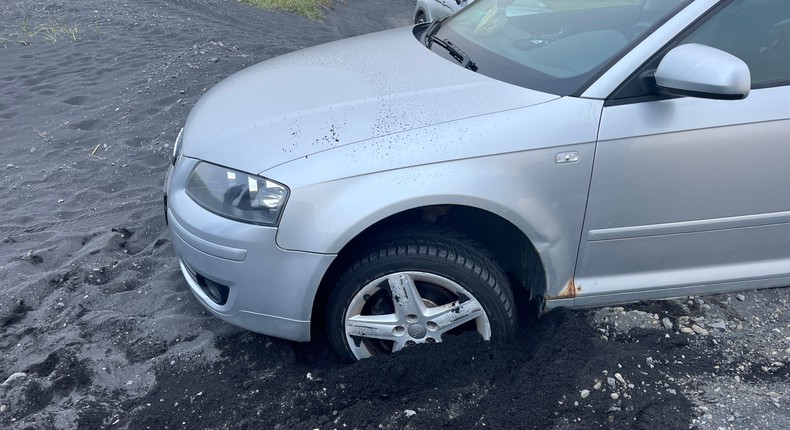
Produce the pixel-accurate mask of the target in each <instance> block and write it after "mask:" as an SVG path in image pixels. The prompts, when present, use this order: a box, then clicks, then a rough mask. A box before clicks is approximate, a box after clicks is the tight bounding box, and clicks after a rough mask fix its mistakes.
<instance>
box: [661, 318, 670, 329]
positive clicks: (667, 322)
mask: <svg viewBox="0 0 790 430" xmlns="http://www.w3.org/2000/svg"><path fill="white" fill-rule="evenodd" d="M661 324H663V325H664V329H666V330H672V320H670V319H669V318H666V317H664V318H661Z"/></svg>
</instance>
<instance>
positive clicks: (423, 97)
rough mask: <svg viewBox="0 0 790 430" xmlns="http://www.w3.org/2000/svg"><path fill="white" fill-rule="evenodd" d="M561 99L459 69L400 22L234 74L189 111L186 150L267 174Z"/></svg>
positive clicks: (223, 163)
mask: <svg viewBox="0 0 790 430" xmlns="http://www.w3.org/2000/svg"><path fill="white" fill-rule="evenodd" d="M556 98H557V96H555V95H551V94H545V93H540V92H536V91H531V90H527V89H524V88H521V87H517V86H513V85H510V84H507V83H503V82H500V81H497V80H494V79H491V78H488V77H486V76H483V75H480V74H477V73H474V72H472V71H470V70H467V69H464V68H462V67H459V66H458V65H457V64H454V63H452V62H450V61H447V60H445V59H443V58H442V57H440V56H438V55H436V54H435V53H433V52H431V51H429V50H428V49H426V48H425V47H424V46H423V45H422V44H421V43H420V42H419V41H418V40H417V39H416V38H415V37H414V35H413V32H412V29H411V28H401V29H395V30H388V31H383V32H380V33H374V34H369V35H365V36H359V37H355V38H351V39H345V40H341V41H337V42H332V43H328V44H325V45H321V46H316V47H312V48H308V49H304V50H301V51H297V52H293V53H290V54H286V55H283V56H281V57H277V58H274V59H272V60H268V61H265V62H263V63H259V64H257V65H255V66H252V67H249V68H247V69H245V70H242V71H241V72H238V73H236V74H234V75H232V76H230V77H228V78H227V79H225V80H223V81H222V82H220V83H219V84H218V85H216V86H215V87H214V88H212V89H211V90H210V91H208V92H207V93H206V94H205V95H203V97H201V99H200V100H199V101H198V103H197V104H196V105H195V106H194V108H193V109H192V111H191V112H190V114H189V117H188V119H187V122H186V126H185V132H184V144H183V154H184V155H185V156H189V157H194V158H198V159H202V160H206V161H210V162H213V163H216V164H220V165H225V166H228V167H233V168H236V169H239V170H243V171H247V172H251V173H258V172H262V171H265V170H268V169H270V168H272V167H275V166H278V165H281V164H283V163H287V162H289V161H293V160H296V159H299V158H303V157H308V156H310V155H313V154H316V153H318V152H322V151H327V150H331V149H333V148H337V147H340V146H345V145H352V144H355V143H358V142H362V141H366V140H369V139H373V138H377V137H382V136H386V135H390V134H397V133H401V132H404V131H408V130H414V129H417V128H422V127H430V126H432V125H435V124H439V123H446V122H450V121H455V120H459V119H463V118H469V117H473V116H479V115H485V114H489V113H493V112H500V111H504V110H510V109H516V108H521V107H525V106H530V105H534V104H538V103H544V102H547V101H550V100H552V99H556ZM397 144H398V145H408V144H409V142H408V141H403V142H399V143H397Z"/></svg>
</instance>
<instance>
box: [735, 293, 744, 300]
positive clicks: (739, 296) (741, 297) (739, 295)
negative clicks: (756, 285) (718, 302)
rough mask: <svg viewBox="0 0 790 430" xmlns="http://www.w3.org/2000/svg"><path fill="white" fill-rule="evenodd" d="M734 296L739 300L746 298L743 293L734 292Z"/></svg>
mask: <svg viewBox="0 0 790 430" xmlns="http://www.w3.org/2000/svg"><path fill="white" fill-rule="evenodd" d="M735 298H736V299H738V300H739V301H744V300H746V296H744V295H743V294H736V295H735Z"/></svg>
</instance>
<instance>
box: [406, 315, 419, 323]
mask: <svg viewBox="0 0 790 430" xmlns="http://www.w3.org/2000/svg"><path fill="white" fill-rule="evenodd" d="M406 321H408V322H410V323H416V322H417V315H414V314H409V315H406Z"/></svg>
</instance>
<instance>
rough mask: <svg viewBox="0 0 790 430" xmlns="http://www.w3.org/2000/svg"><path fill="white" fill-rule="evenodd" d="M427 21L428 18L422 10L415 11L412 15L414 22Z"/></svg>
mask: <svg viewBox="0 0 790 430" xmlns="http://www.w3.org/2000/svg"><path fill="white" fill-rule="evenodd" d="M427 21H428V20H427V19H426V18H425V13H424V12H423V11H419V12H417V14H416V15H414V23H415V24H422V23H423V22H427Z"/></svg>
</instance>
